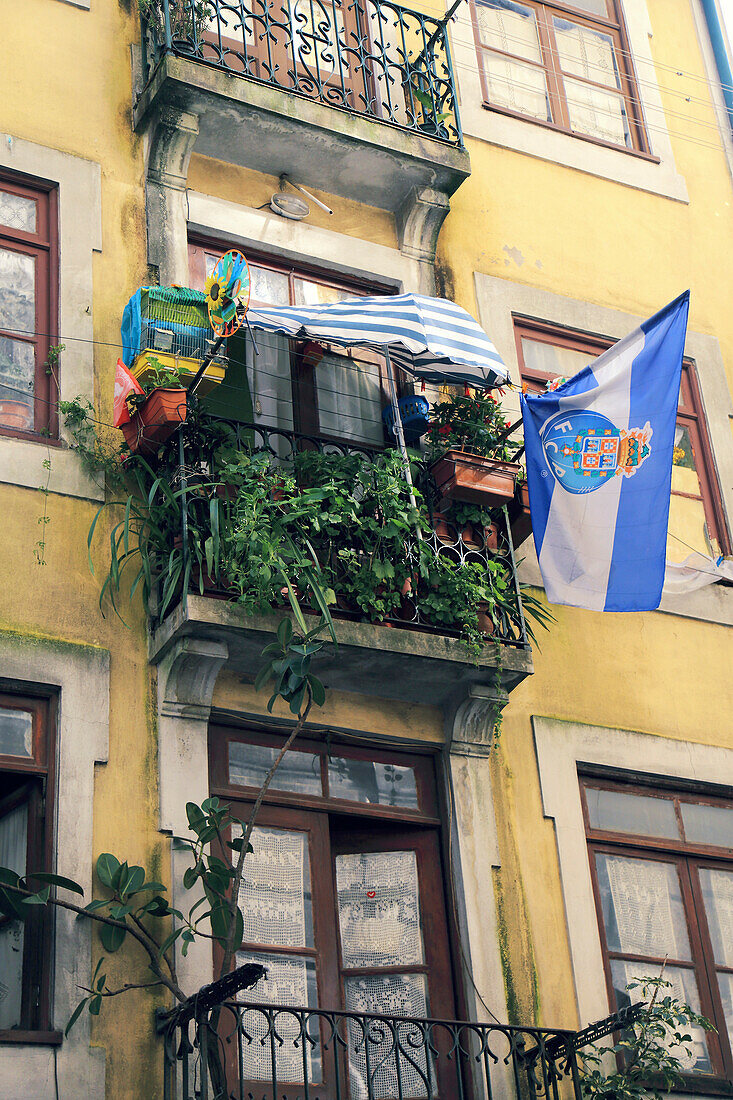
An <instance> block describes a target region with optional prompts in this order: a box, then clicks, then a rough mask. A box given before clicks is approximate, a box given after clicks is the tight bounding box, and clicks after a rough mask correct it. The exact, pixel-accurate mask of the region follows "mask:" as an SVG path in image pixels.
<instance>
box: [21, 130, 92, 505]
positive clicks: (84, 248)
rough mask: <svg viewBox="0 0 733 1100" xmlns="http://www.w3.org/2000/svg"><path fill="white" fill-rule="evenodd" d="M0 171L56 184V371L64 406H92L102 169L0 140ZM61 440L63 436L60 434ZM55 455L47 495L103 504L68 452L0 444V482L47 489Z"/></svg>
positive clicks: (40, 148) (51, 151)
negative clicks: (77, 401) (79, 402)
mask: <svg viewBox="0 0 733 1100" xmlns="http://www.w3.org/2000/svg"><path fill="white" fill-rule="evenodd" d="M0 167H2V168H7V169H10V170H11V171H17V172H23V173H25V174H26V175H28V176H35V177H36V178H38V179H43V180H50V181H51V182H53V183H56V184H58V195H59V329H58V331H59V337H60V342H61V343H65V344H66V351H65V352H64V353H63V354H62V357H61V363H60V368H59V380H60V383H61V394H60V397H61V400H62V401H71V400H73V399H74V398H75V397H78V396H82V397H87V398H89V400H90V401H93V400H94V344H93V343H92V341H93V339H94V326H93V317H92V289H93V288H92V253H93V252H101V250H102V175H101V169H100V166H99V165H98V164H95V163H93V162H92V161H89V160H83V159H82V158H81V157H74V156H71V155H70V154H69V153H62V152H60V151H59V150H58V149H49V148H47V147H46V146H44V145H35V144H34V143H33V142H30V141H25V140H23V139H22V138H17V137H14V136H12V135H11V134H0ZM61 434H62V436H64V434H65V433H64V430H63V428H62V429H61ZM49 450H50V451H51V478H50V483H49V488H50V489H51V491H52V492H54V493H62V494H64V495H66V496H73V497H83V498H85V499H88V500H103V499H104V491H103V489H101V488H100V486H99V485H98V484H97V483H96V482H95V481H93V480H92V478H91V477H90V476H89V475H88V474H87V473H86V471H85V470H84V469H83V467H82V464H81V461H80V459H79V457H78V455H76V454H75V453H74V452H73V451H71V450H69V449H68V448H66V447H51V448H48V447H46V446H44V444H43V443H42V442H38V443H36V442H29V441H27V440H22V439H9V438H8V437H0V481H3V482H5V483H7V484H10V485H23V486H27V487H28V488H31V489H37V488H38V486H39V485H45V483H46V477H47V472H46V471H45V470H44V468H43V462H44V460H45V459H46V458H47V457H48V452H49Z"/></svg>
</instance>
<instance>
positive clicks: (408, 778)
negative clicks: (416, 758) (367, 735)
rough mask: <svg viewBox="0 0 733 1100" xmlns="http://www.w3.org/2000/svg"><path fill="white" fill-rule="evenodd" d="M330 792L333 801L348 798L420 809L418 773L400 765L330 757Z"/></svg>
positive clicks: (382, 804) (380, 804)
mask: <svg viewBox="0 0 733 1100" xmlns="http://www.w3.org/2000/svg"><path fill="white" fill-rule="evenodd" d="M328 790H329V794H330V796H331V798H347V799H348V800H349V801H350V802H371V803H373V804H375V805H379V806H403V807H405V808H406V809H410V810H416V809H417V808H418V800H417V783H416V782H415V771H414V769H413V768H401V767H399V766H398V765H397V764H378V763H375V762H374V761H372V760H352V759H348V758H347V757H344V756H331V757H330V758H329V761H328Z"/></svg>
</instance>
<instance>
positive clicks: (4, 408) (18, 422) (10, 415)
mask: <svg viewBox="0 0 733 1100" xmlns="http://www.w3.org/2000/svg"><path fill="white" fill-rule="evenodd" d="M0 425H1V426H2V427H3V428H17V429H18V430H19V431H22V432H27V431H30V430H31V428H32V427H33V406H32V405H26V403H25V401H16V400H15V399H14V398H12V397H9V398H3V399H2V400H0Z"/></svg>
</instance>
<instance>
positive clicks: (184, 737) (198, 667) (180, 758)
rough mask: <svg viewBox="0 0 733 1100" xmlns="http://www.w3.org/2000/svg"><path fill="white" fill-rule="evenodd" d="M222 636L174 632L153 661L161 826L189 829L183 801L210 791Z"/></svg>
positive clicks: (167, 829) (223, 655)
mask: <svg viewBox="0 0 733 1100" xmlns="http://www.w3.org/2000/svg"><path fill="white" fill-rule="evenodd" d="M228 656H229V651H228V649H227V646H226V645H225V644H224V643H223V642H211V641H207V640H205V639H198V638H188V637H184V638H179V639H178V640H177V641H176V643H175V644H174V645H173V646H172V647H171V648H170V650H169V651H168V652H167V653H166V655H165V657H164V658H163V659H162V661H161V662H160V664H159V665H158V724H159V729H158V767H159V781H160V830H161V832H166V833H173V834H178V835H180V834H181V832H185V831H187V829H188V823H187V819H186V803H187V802H198V803H201V802H203V800H204V799H205V798H208V797H209V767H208V755H207V738H208V726H209V716H210V714H211V700H212V697H213V694H214V686H215V684H216V679H217V677H218V675H219V673H220V671H221V669H222V667H223V665H224V664H225V663H226V661H227V658H228Z"/></svg>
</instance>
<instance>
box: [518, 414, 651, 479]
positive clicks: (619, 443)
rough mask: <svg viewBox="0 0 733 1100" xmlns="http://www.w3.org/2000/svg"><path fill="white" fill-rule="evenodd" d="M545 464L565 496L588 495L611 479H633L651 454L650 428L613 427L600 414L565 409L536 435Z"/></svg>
mask: <svg viewBox="0 0 733 1100" xmlns="http://www.w3.org/2000/svg"><path fill="white" fill-rule="evenodd" d="M540 438H541V441H542V447H543V450H544V455H545V459H546V461H547V465H548V467H549V469H550V472H551V473H552V475H553V477H554V478H555V479H556V481H557V483H558V484H559V485H561V486H562V488H563V489H565V491H566V492H568V493H573V494H580V493H592V492H594V491H595V490H596V489H600V488H601V486H602V485H605V484H606V483H607V482H609V481H611V480H612V479H613V478H614V477H619V476H621V477H633V476H634V474H635V473H636V472H637V470H638V469H639V468H640V466H641V465H642V464H643V463H644V462H645V460H646V459H647V458H648V457H649V455H650V454H651V453H652V449H651V438H652V428H651V425H650V424H649V422H648V421H647V423H646V424H645V425H644V427H643V428H630V429H626V428H617V427H616V425H615V424H614V423H613V422H612V421H611V420H609V418H608V417H607V416H604V415H603V414H602V413H599V412H595V411H594V410H591V409H582V410H569V411H565V412H561V413H559V414H558V415H556V416H553V417H552V418H551V419H550V420H548V422H547V424H545V426H544V428H543V429H542V431H541V435H540Z"/></svg>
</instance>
